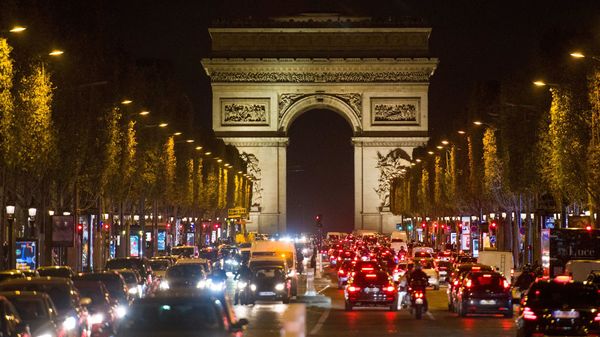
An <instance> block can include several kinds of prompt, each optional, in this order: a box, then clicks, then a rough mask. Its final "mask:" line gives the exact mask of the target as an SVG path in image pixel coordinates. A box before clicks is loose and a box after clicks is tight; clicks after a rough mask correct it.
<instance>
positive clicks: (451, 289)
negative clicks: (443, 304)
mask: <svg viewBox="0 0 600 337" xmlns="http://www.w3.org/2000/svg"><path fill="white" fill-rule="evenodd" d="M471 271H493V270H492V267H490V266H486V265H483V264H473V263H465V264H460V265H458V266H456V268H455V269H454V270H453V271H452V273H450V280H449V281H448V289H447V290H446V294H447V295H448V310H450V311H454V309H456V308H455V307H454V300H455V295H456V290H457V289H458V288H459V284H460V282H461V280H462V277H464V276H465V275H466V274H467V273H469V272H471Z"/></svg>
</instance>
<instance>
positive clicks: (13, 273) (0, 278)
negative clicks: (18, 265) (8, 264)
mask: <svg viewBox="0 0 600 337" xmlns="http://www.w3.org/2000/svg"><path fill="white" fill-rule="evenodd" d="M14 278H25V275H24V274H23V273H22V272H21V271H20V270H17V269H14V270H3V271H0V283H2V282H4V281H6V280H12V279H14Z"/></svg>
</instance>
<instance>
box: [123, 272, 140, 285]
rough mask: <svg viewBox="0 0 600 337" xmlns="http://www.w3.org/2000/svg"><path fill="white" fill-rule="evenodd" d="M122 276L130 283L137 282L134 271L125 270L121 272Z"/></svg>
mask: <svg viewBox="0 0 600 337" xmlns="http://www.w3.org/2000/svg"><path fill="white" fill-rule="evenodd" d="M120 274H121V276H123V279H124V280H125V283H127V284H129V283H137V282H138V280H137V277H136V276H135V273H134V272H130V271H124V272H121V273H120Z"/></svg>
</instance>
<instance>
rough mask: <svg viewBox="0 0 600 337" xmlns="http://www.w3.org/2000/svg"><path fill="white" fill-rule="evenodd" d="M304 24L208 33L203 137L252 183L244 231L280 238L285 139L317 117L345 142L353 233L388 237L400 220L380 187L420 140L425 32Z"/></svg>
mask: <svg viewBox="0 0 600 337" xmlns="http://www.w3.org/2000/svg"><path fill="white" fill-rule="evenodd" d="M306 19H307V18H305V17H300V18H287V19H286V20H285V21H277V19H274V21H273V22H271V23H270V24H269V27H273V26H274V25H279V26H280V28H276V29H274V28H261V27H260V26H255V27H254V28H251V29H248V28H239V26H235V27H224V28H211V29H210V34H211V37H212V54H213V58H209V59H203V60H202V64H203V66H204V69H205V71H206V73H207V74H208V76H210V78H211V86H212V92H213V109H212V110H213V111H212V116H213V129H214V131H215V134H216V135H217V136H218V137H221V138H222V139H223V140H224V141H225V142H226V143H228V144H233V145H235V146H237V147H238V149H239V150H240V152H241V153H243V156H245V157H246V158H247V159H248V161H249V163H250V165H249V168H248V173H249V174H250V175H252V176H254V177H255V179H256V183H255V185H254V190H253V202H252V204H253V205H252V209H251V210H250V217H251V219H250V221H249V223H248V224H247V228H248V229H249V230H255V231H259V232H264V233H274V232H283V231H285V230H286V151H287V142H288V138H287V132H288V130H289V127H290V125H291V124H292V123H293V121H294V120H295V119H296V118H297V117H299V116H300V115H301V114H302V113H304V112H306V111H308V110H312V109H322V108H324V109H328V110H332V111H335V112H336V113H338V114H340V115H341V116H342V117H344V118H345V119H346V120H347V121H348V123H349V124H350V125H351V126H352V130H353V133H354V135H353V138H352V143H353V145H354V175H355V177H354V194H355V198H354V199H355V202H354V225H355V228H356V229H373V230H379V231H383V232H389V231H391V230H394V229H395V227H396V226H395V225H396V223H399V222H400V219H399V218H398V217H395V216H393V215H392V214H391V213H390V212H389V180H390V179H391V178H393V177H394V175H397V174H399V172H401V169H402V168H403V167H406V166H408V165H409V164H410V163H409V160H410V154H411V153H412V150H413V148H414V147H417V146H420V145H423V144H425V143H426V142H427V139H428V138H427V128H428V123H427V119H428V113H427V103H428V87H429V77H430V76H431V75H432V73H433V71H434V69H435V66H436V64H437V60H435V59H430V58H427V57H420V56H423V55H426V53H427V50H428V48H427V41H428V37H429V33H430V29H429V28H421V27H417V28H410V27H406V26H402V27H379V26H377V25H375V24H374V23H370V22H362V21H361V20H365V18H356V20H358V21H361V23H360V25H359V26H360V28H353V27H351V26H352V23H353V22H355V21H352V20H353V19H352V20H350V19H349V21H347V22H346V23H344V24H343V25H340V27H338V28H331V27H329V26H328V25H331V24H332V22H334V21H331V18H329V19H327V18H326V17H324V16H319V17H318V18H317V19H315V18H308V20H310V26H311V28H298V27H299V26H300V27H302V25H298V24H299V23H303V22H306V21H303V20H306ZM339 19H340V18H337V19H336V20H339ZM367 19H368V18H367ZM294 20H298V21H297V22H294ZM315 20H317V21H315ZM318 20H326V21H323V26H324V27H325V26H327V27H329V28H328V29H322V27H319V21H318ZM358 21H356V22H358ZM349 22H350V23H349ZM238 24H239V23H238ZM370 25H372V26H370ZM366 52H367V53H369V54H368V55H365V53H366ZM321 53H325V54H326V55H327V56H326V57H324V56H323V55H321ZM335 55H339V57H332V56H335ZM392 55H393V56H392Z"/></svg>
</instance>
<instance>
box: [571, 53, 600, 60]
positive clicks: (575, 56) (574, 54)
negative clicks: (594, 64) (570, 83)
mask: <svg viewBox="0 0 600 337" xmlns="http://www.w3.org/2000/svg"><path fill="white" fill-rule="evenodd" d="M569 55H571V57H573V58H576V59H583V58H586V57H589V58H591V59H592V60H594V61H599V62H600V57H598V56H596V55H585V54H584V53H582V52H580V51H574V52H572V53H569Z"/></svg>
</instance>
